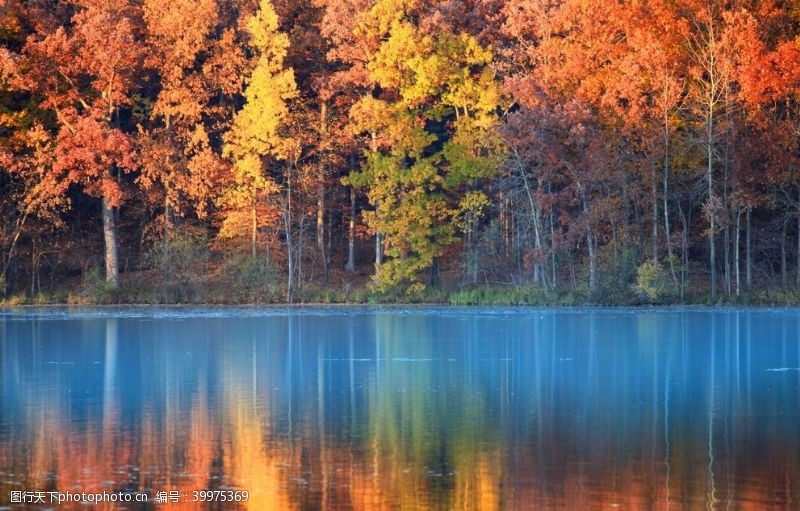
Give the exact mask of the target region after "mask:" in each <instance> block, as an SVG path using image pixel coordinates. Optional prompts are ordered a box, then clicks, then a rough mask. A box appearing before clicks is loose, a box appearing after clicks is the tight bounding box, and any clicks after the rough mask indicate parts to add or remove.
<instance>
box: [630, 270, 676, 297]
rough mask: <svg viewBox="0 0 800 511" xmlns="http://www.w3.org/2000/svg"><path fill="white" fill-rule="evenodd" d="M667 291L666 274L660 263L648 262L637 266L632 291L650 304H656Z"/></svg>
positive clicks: (667, 281)
mask: <svg viewBox="0 0 800 511" xmlns="http://www.w3.org/2000/svg"><path fill="white" fill-rule="evenodd" d="M668 290H669V280H668V278H667V272H666V271H665V270H664V267H663V266H661V264H660V263H658V262H656V261H652V260H648V261H645V262H644V263H642V264H641V266H639V269H638V270H637V271H636V285H635V286H634V291H636V293H638V294H639V295H640V296H641V297H642V298H644V299H646V300H648V301H650V302H656V301H659V300H661V299H662V298H664V297H665V296H666V295H667V292H668Z"/></svg>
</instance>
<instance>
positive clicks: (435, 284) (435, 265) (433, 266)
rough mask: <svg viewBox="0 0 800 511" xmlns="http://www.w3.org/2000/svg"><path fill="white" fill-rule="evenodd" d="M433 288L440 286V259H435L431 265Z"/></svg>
mask: <svg viewBox="0 0 800 511" xmlns="http://www.w3.org/2000/svg"><path fill="white" fill-rule="evenodd" d="M430 285H431V287H438V286H439V258H438V257H434V258H433V263H432V264H431V284H430Z"/></svg>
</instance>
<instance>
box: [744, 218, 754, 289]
mask: <svg viewBox="0 0 800 511" xmlns="http://www.w3.org/2000/svg"><path fill="white" fill-rule="evenodd" d="M750 251H751V249H750V208H749V207H748V208H747V212H746V213H745V237H744V255H745V284H746V285H747V289H748V290H749V289H750V286H752V285H753V271H752V267H753V260H752V256H751V253H750Z"/></svg>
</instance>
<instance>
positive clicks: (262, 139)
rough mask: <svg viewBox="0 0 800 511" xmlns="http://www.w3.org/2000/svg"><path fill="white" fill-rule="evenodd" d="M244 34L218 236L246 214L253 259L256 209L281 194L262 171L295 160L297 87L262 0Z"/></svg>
mask: <svg viewBox="0 0 800 511" xmlns="http://www.w3.org/2000/svg"><path fill="white" fill-rule="evenodd" d="M247 33H248V34H249V37H250V40H249V42H248V46H249V49H250V51H251V52H252V53H253V60H254V62H253V67H252V72H251V74H250V76H249V78H248V80H247V86H246V88H245V90H244V101H245V103H244V106H243V107H242V108H241V110H239V111H238V112H237V113H236V115H235V117H234V120H233V125H232V127H231V129H230V131H229V132H228V133H227V134H226V135H225V149H224V154H225V155H226V156H227V157H228V158H230V160H231V161H232V163H233V165H232V168H231V172H232V175H231V177H230V183H229V185H228V187H227V188H226V190H225V191H224V192H223V196H222V204H223V207H224V208H225V217H224V220H223V225H222V227H221V230H220V235H221V236H222V237H233V236H234V235H236V234H237V233H238V232H239V231H240V229H241V226H242V225H243V224H244V223H243V222H242V213H243V212H244V213H249V229H250V249H251V254H252V256H253V257H254V258H255V257H256V256H257V252H258V230H259V227H260V226H261V225H263V224H262V223H261V222H263V221H264V220H267V218H263V217H261V218H260V216H261V214H260V211H259V210H260V208H263V207H268V206H269V204H268V202H267V201H268V199H270V197H272V196H274V195H275V194H276V193H277V192H279V191H280V189H279V187H278V185H277V183H276V182H275V180H274V178H273V177H272V176H270V175H268V174H267V172H266V171H267V170H268V169H269V168H270V167H272V168H274V166H275V165H276V164H277V163H278V162H287V161H289V162H290V163H291V162H292V161H293V160H295V159H296V158H297V156H298V150H299V148H298V143H297V141H296V140H294V139H293V138H290V137H288V136H287V133H288V131H287V128H288V126H287V125H288V122H289V119H290V112H289V102H290V101H291V100H292V99H294V98H296V97H297V88H296V85H295V81H294V72H293V70H292V69H291V68H286V67H285V65H284V59H285V58H286V52H287V49H288V46H289V38H288V37H287V35H286V34H284V33H282V32H281V31H280V30H279V25H278V15H277V14H276V13H275V9H274V8H273V6H272V4H271V2H270V1H269V0H261V2H260V3H259V8H258V11H256V13H255V14H253V15H252V16H251V17H250V18H249V19H248V21H247ZM291 186H292V184H291V181H287V183H286V185H285V191H286V193H287V197H288V202H289V204H288V205H287V207H288V210H287V209H284V217H285V218H284V224H285V225H289V224H290V223H291V218H290V215H291V193H292V188H291ZM244 225H247V224H244ZM287 231H288V228H287ZM286 244H287V253H288V254H289V257H288V282H287V288H288V291H287V293H288V296H289V298H291V293H292V288H293V280H294V267H293V260H294V259H293V258H294V254H293V249H292V245H291V236H288V235H287V239H286ZM268 255H269V254H268V252H267V254H266V256H267V257H268Z"/></svg>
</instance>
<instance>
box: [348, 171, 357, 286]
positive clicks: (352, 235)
mask: <svg viewBox="0 0 800 511" xmlns="http://www.w3.org/2000/svg"><path fill="white" fill-rule="evenodd" d="M345 270H347V271H348V272H349V273H354V272H355V271H356V189H355V188H352V187H351V188H350V223H349V224H348V226H347V266H345Z"/></svg>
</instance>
